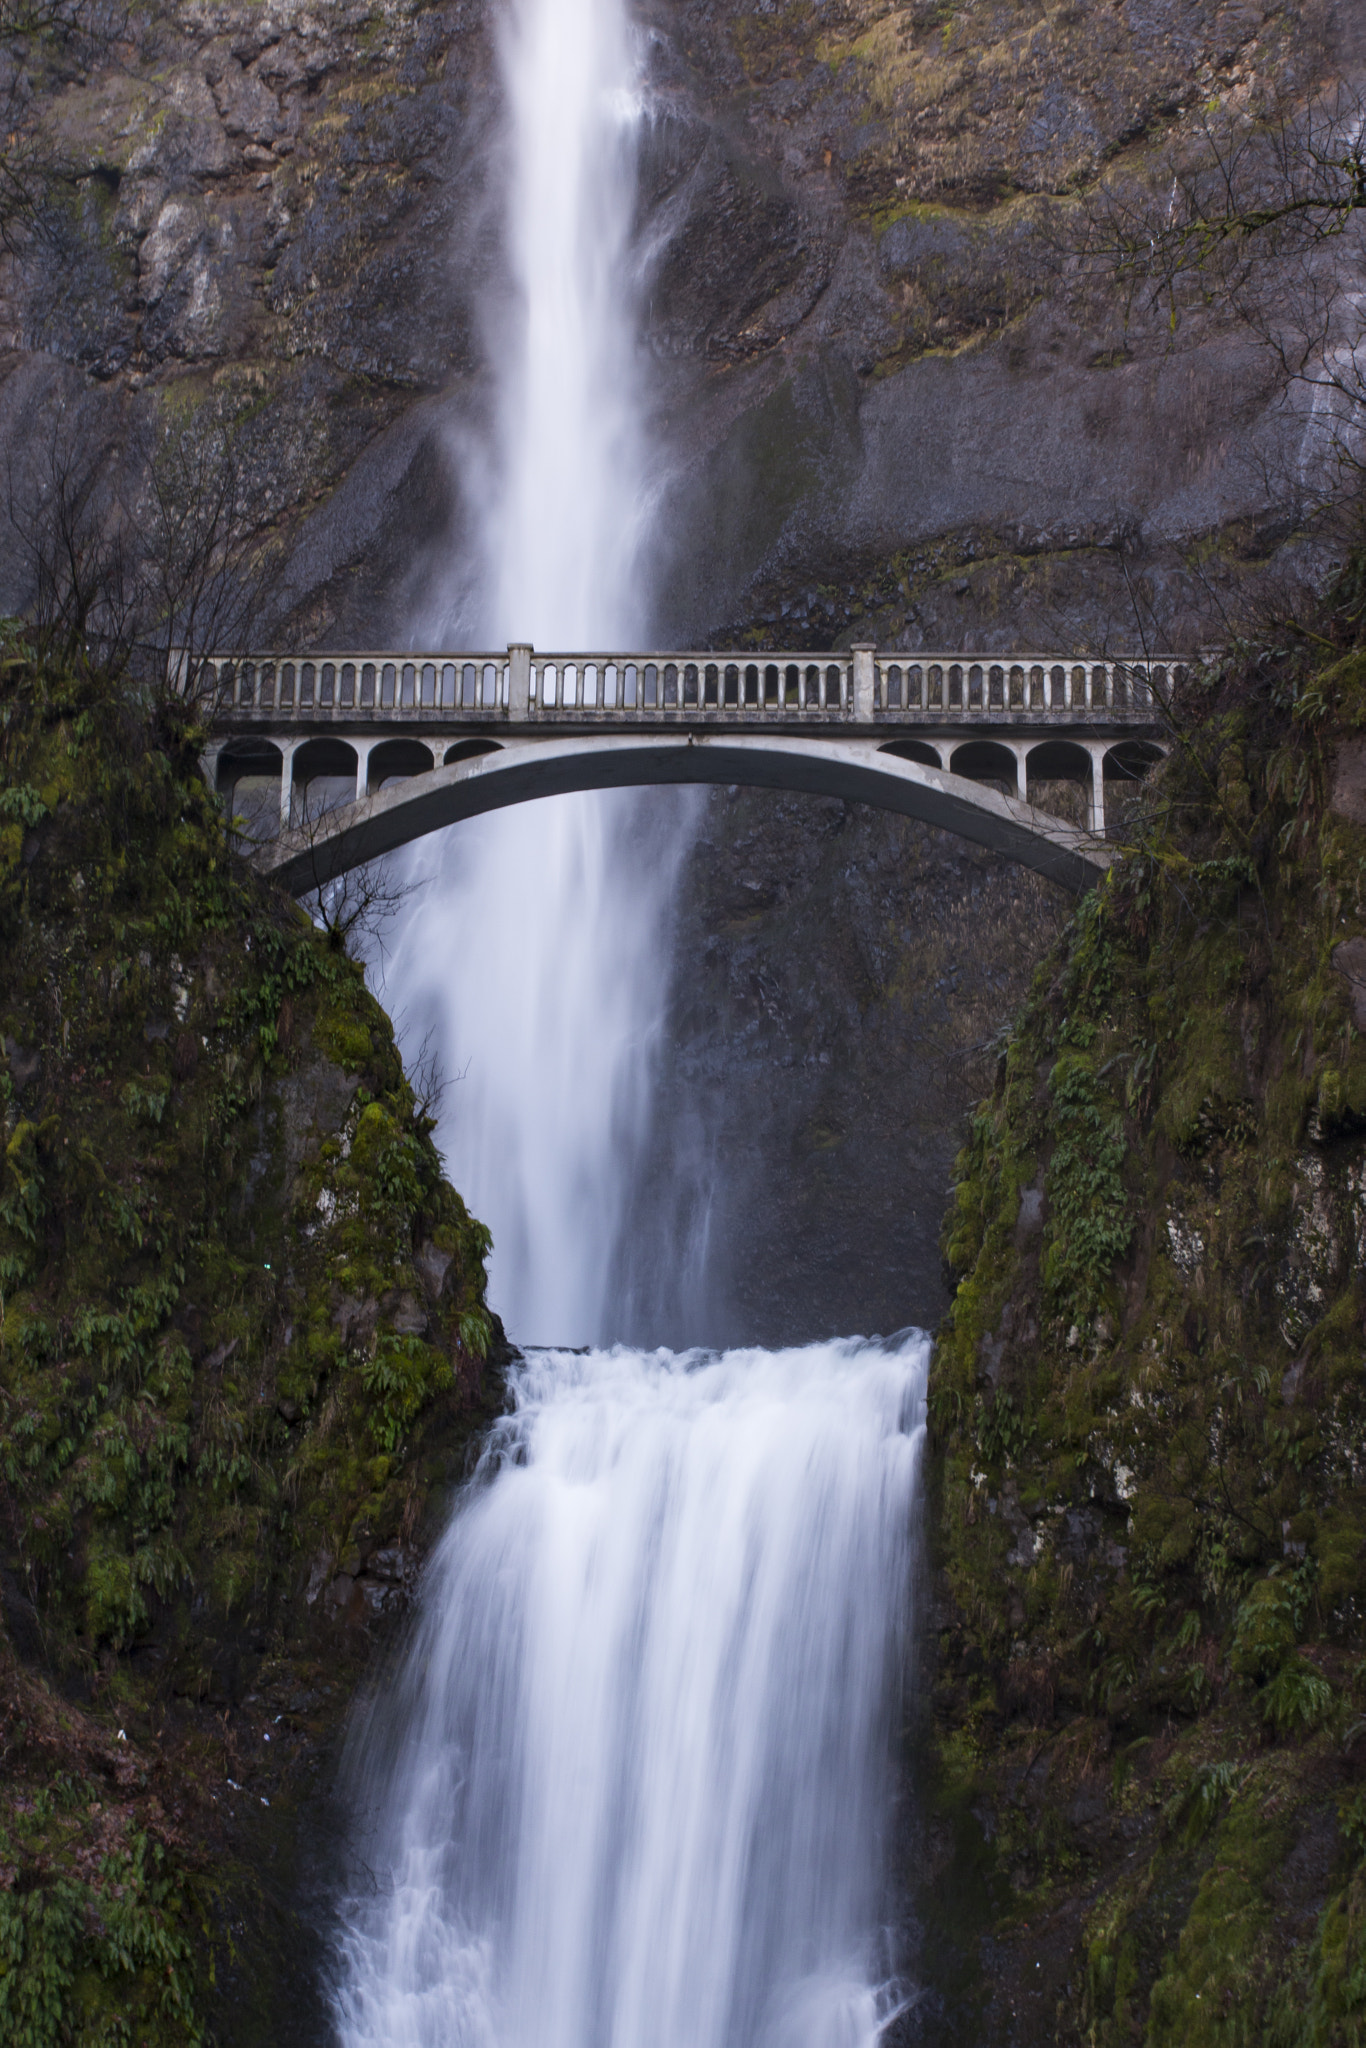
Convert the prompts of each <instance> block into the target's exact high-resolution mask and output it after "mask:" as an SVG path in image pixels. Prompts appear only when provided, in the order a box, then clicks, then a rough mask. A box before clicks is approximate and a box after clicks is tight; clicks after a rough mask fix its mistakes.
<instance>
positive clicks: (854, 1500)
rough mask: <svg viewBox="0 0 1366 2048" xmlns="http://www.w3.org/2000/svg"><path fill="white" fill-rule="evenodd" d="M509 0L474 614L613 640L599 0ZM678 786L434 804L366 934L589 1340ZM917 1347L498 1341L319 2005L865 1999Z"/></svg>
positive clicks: (745, 2031) (871, 1997)
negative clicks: (500, 1353)
mask: <svg viewBox="0 0 1366 2048" xmlns="http://www.w3.org/2000/svg"><path fill="white" fill-rule="evenodd" d="M512 4H513V10H514V11H513V12H512V14H511V15H510V17H509V19H508V23H507V28H506V33H505V36H504V38H503V41H502V45H501V49H502V59H503V70H504V79H505V84H506V89H507V100H508V107H509V139H508V151H507V161H508V164H509V167H510V170H509V175H510V179H511V198H510V203H509V212H508V221H507V240H508V251H509V258H510V263H511V268H512V272H513V276H514V281H515V283H516V286H517V296H516V311H515V317H513V318H512V319H511V320H510V322H509V325H508V327H507V329H506V332H505V333H504V334H502V336H501V337H500V340H499V343H498V348H497V352H496V354H495V358H494V360H495V361H496V363H497V366H498V390H499V399H500V410H499V422H500V426H499V433H498V435H497V446H496V456H497V461H496V466H495V470H494V472H493V473H494V474H495V475H496V479H497V481H496V485H495V487H494V488H493V489H492V491H491V492H486V493H485V494H484V496H483V504H484V509H485V510H486V512H487V537H488V558H487V561H486V564H485V575H484V585H485V589H486V593H487V602H486V606H485V611H484V614H483V618H482V621H481V635H480V637H483V638H485V639H486V640H487V641H489V642H497V641H498V640H502V639H507V638H513V637H516V638H532V639H534V640H535V641H537V642H538V643H539V644H541V645H542V646H557V647H559V648H560V649H563V650H566V651H570V650H574V648H575V643H578V646H579V648H583V647H584V646H585V645H587V646H589V647H591V646H596V647H598V648H605V647H608V646H611V645H613V644H614V643H615V644H616V645H617V646H626V645H629V644H631V643H632V642H633V641H634V642H635V643H636V644H637V645H638V644H640V640H641V638H642V637H643V625H644V619H643V614H642V611H641V608H640V584H639V569H640V563H639V560H638V552H639V550H638V537H639V533H640V525H641V507H642V504H643V501H644V488H643V479H644V475H645V459H644V452H643V447H642V438H641V435H640V432H639V427H638V421H639V417H640V405H639V392H638V387H637V383H636V375H635V347H634V327H633V315H632V306H631V296H630V291H629V289H628V269H629V247H628V242H629V234H628V229H629V221H630V214H631V205H632V171H633V166H632V154H633V116H632V113H631V109H632V106H633V104H634V100H635V80H634V78H633V76H632V65H631V59H630V41H629V36H628V32H627V28H626V22H625V15H624V0H512ZM468 481H469V482H470V486H471V495H474V494H475V485H476V484H477V482H478V479H475V478H473V477H471V478H470V479H468ZM692 808H693V807H692V806H691V804H690V803H689V802H688V801H687V800H686V799H681V798H680V797H678V796H677V795H666V794H665V793H664V792H660V791H651V792H649V794H648V796H644V797H641V798H633V797H631V796H629V795H625V794H622V795H617V796H614V797H597V798H588V797H583V798H562V799H558V800H555V801H553V802H548V803H538V804H532V805H526V806H522V807H519V808H518V809H516V810H513V811H508V812H504V813H502V814H500V815H496V816H494V817H492V818H489V819H487V820H484V821H482V822H481V823H479V824H478V825H462V826H460V827H458V828H457V829H456V830H454V831H452V832H450V833H448V834H446V835H445V836H444V841H443V842H442V843H441V844H440V845H439V847H437V849H436V851H435V852H434V853H433V852H430V851H429V852H428V854H427V856H426V858H427V861H428V862H429V879H428V885H427V887H426V888H425V889H424V890H423V891H421V892H420V894H419V895H418V897H417V899H416V908H415V910H414V912H413V914H412V915H411V916H410V918H409V920H408V923H407V926H406V929H405V930H404V932H403V933H402V934H401V936H400V939H399V942H398V945H397V948H396V957H395V958H394V960H393V962H392V965H391V968H390V978H391V981H392V982H393V983H395V984H396V986H397V994H398V996H399V998H400V1000H401V1002H402V1003H403V1004H404V1005H405V1006H406V1008H407V1009H408V1010H409V1012H410V1014H414V1013H415V1015H416V1016H417V1017H418V1018H421V1019H422V1020H423V1021H426V1022H428V1023H431V1024H433V1025H434V1026H435V1027H436V1030H437V1035H438V1039H439V1042H440V1044H441V1045H442V1048H443V1050H444V1051H445V1053H446V1056H447V1060H448V1062H449V1064H450V1065H451V1066H452V1067H454V1068H456V1069H457V1070H462V1071H463V1078H462V1079H460V1080H459V1081H458V1082H457V1083H456V1085H455V1086H454V1087H453V1089H452V1091H451V1096H450V1101H449V1106H448V1112H447V1115H446V1117H445V1118H444V1119H443V1126H442V1132H441V1135H442V1139H443V1143H444V1147H445V1150H446V1154H447V1158H448V1160H449V1162H450V1166H451V1170H452V1173H453V1177H454V1178H455V1180H456V1181H457V1183H458V1184H459V1186H460V1187H461V1189H462V1190H463V1192H464V1193H465V1194H466V1195H467V1197H468V1198H469V1199H470V1201H471V1204H472V1206H473V1208H474V1209H475V1211H476V1213H478V1214H480V1215H481V1216H483V1217H484V1218H485V1220H486V1221H488V1222H489V1223H490V1225H491V1227H492V1229H493V1232H494V1237H495V1241H496V1252H495V1259H494V1266H493V1281H494V1296H495V1301H496V1303H497V1305H498V1306H499V1307H500V1308H501V1309H502V1310H503V1312H504V1313H505V1315H506V1316H507V1319H508V1322H509V1325H510V1328H511V1331H512V1334H513V1335H514V1337H516V1338H517V1339H519V1340H520V1341H521V1342H523V1343H527V1342H530V1341H534V1340H536V1339H550V1340H553V1341H555V1342H558V1343H561V1344H563V1343H566V1342H574V1341H580V1342H581V1341H584V1340H598V1339H599V1338H600V1337H601V1336H602V1335H604V1334H606V1333H608V1332H609V1331H610V1329H611V1325H612V1321H613V1319H614V1316H615V1315H617V1314H620V1313H621V1312H622V1304H621V1303H620V1302H614V1300H613V1296H612V1287H613V1274H614V1271H620V1270H621V1269H622V1261H621V1259H620V1256H619V1254H620V1247H621V1244H622V1242H623V1241H624V1240H623V1232H624V1231H625V1230H626V1229H628V1228H629V1223H630V1219H629V1218H628V1217H627V1216H626V1215H625V1213H624V1205H625V1203H626V1201H627V1199H628V1191H629V1188H630V1184H631V1178H632V1169H633V1166H634V1163H635V1153H636V1151H637V1150H638V1148H639V1146H640V1143H641V1140H642V1134H643V1133H644V1131H645V1130H646V1128H647V1126H648V1114H647V1112H648V1097H649V1085H650V1077H651V1059H652V1047H653V1043H654V1040H655V1038H656V1036H657V1034H658V1031H659V1028H660V1025H661V1022H662V1018H663V1010H664V1003H665V998H666V994H667V973H666V968H667V960H668V944H669V929H668V927H669V914H668V913H669V903H670V899H671V891H672V883H673V876H674V870H675V867H676V865H677V862H678V860H679V858H680V856H681V854H682V853H683V852H684V851H685V849H686V846H687V843H688V838H689V829H690V827H689V819H690V814H691V812H692ZM679 1234H680V1233H678V1232H672V1233H669V1235H670V1237H671V1239H672V1238H676V1237H677V1236H678V1235H679ZM637 1249H638V1247H637ZM680 1251H681V1247H679V1246H678V1245H677V1244H676V1243H673V1242H672V1241H671V1242H670V1243H669V1244H661V1245H660V1246H659V1248H658V1255H659V1256H660V1257H672V1258H678V1257H679V1256H680ZM646 1264H647V1265H648V1260H647V1261H646ZM640 1271H641V1261H640V1260H639V1259H636V1260H635V1261H634V1263H633V1275H634V1279H633V1284H634V1285H636V1286H637V1287H638V1286H639V1279H640ZM635 1308H636V1314H637V1316H639V1314H640V1311H641V1302H640V1300H639V1299H638V1300H637V1302H636V1304H635ZM927 1356H928V1345H927V1343H926V1341H925V1340H924V1339H923V1338H921V1337H919V1336H915V1335H907V1336H903V1337H902V1338H900V1339H897V1340H893V1341H890V1342H888V1343H885V1344H883V1343H877V1342H865V1341H862V1340H858V1339H848V1340H845V1341H843V1342H840V1343H828V1344H820V1345H813V1346H809V1347H806V1348H804V1349H802V1350H796V1351H789V1352H783V1353H765V1352H736V1353H731V1354H728V1355H726V1356H724V1357H715V1356H705V1357H704V1356H701V1355H697V1354H692V1355H686V1356H679V1357H675V1356H673V1355H671V1354H669V1353H667V1352H662V1351H661V1352H639V1351H632V1350H627V1349H621V1348H619V1349H616V1350H613V1351H604V1350H598V1351H593V1352H589V1353H586V1354H584V1353H574V1352H570V1351H565V1350H558V1351H545V1352H541V1353H536V1354H532V1355H531V1357H530V1358H529V1360H528V1361H527V1362H526V1363H524V1364H522V1365H519V1366H518V1367H517V1368H516V1369H515V1370H514V1373H513V1375H512V1395H513V1402H514V1409H513V1413H512V1414H511V1415H510V1416H509V1417H508V1418H507V1419H506V1420H505V1421H504V1422H503V1423H502V1424H500V1425H499V1427H498V1428H497V1430H495V1432H494V1434H493V1437H492V1439H491V1442H490V1445H489V1447H488V1448H487V1450H486V1452H485V1455H484V1459H483V1462H482V1465H481V1468H480V1473H479V1475H478V1478H477V1480H476V1482H475V1483H474V1485H473V1486H472V1487H471V1489H470V1490H469V1492H468V1493H467V1494H466V1495H465V1497H464V1499H463V1502H462V1505H461V1508H460V1510H459V1511H458V1513H457V1515H456V1517H455V1519H454V1521H453V1523H452V1525H451V1527H450V1529H449V1530H448V1532H447V1534H446V1536H445V1538H444V1540H443V1542H442V1544H441V1546H440V1548H439V1550H438V1552H437V1553H436V1556H435V1557H434V1559H433V1561H432V1563H431V1566H430V1568H429V1570H428V1572H427V1574H426V1577H425V1579H424V1581H423V1585H422V1593H421V1601H420V1607H419V1611H418V1617H417V1621H416V1627H415V1634H414V1638H413V1640H412V1641H411V1643H410V1644H409V1646H408V1648H407V1650H406V1653H405V1655H404V1658H403V1661H402V1664H401V1667H400V1670H399V1672H398V1674H397V1677H396V1680H395V1682H394V1684H393V1685H392V1686H391V1687H389V1688H386V1690H385V1691H384V1692H383V1694H382V1695H381V1696H380V1697H379V1698H378V1699H377V1700H376V1702H375V1703H374V1704H373V1706H372V1707H371V1709H370V1711H369V1712H368V1714H366V1715H363V1716H362V1717H360V1719H359V1720H358V1721H357V1723H356V1725H355V1727H354V1729H353V1732H352V1738H351V1744H350V1749H349V1753H348V1772H349V1782H350V1791H351V1794H352V1798H353V1801H354V1806H355V1810H356V1813H357V1816H358V1831H359V1841H358V1850H359V1874H358V1878H357V1881H356V1883H355V1884H354V1885H353V1886H352V1887H351V1890H350V1896H349V1899H348V1901H347V1903H346V1904H345V1905H344V1907H343V1909H342V1912H341V1921H340V1928H339V1935H338V1946H337V1952H336V1971H335V1977H334V1983H333V2010H334V2015H335V2019H336V2023H337V2028H338V2033H339V2037H340V2039H341V2041H342V2042H343V2043H344V2044H345V2048H872V2044H873V2043H874V2042H875V2041H876V2039H877V2038H878V2035H879V2031H880V2029H881V2028H882V2027H883V2025H884V2024H885V2022H886V2020H887V2017H888V2015H889V2013H890V2012H891V2011H892V2010H893V2009H894V2007H895V2004H896V1997H895V1993H894V1990H893V1988H892V1986H891V1984H890V1982H889V1969H888V1965H887V1962H886V1960H885V1957H884V1956H883V1955H882V1954H881V1953H880V1945H879V1938H878V1934H877V1918H878V1908H879V1901H880V1896H881V1893H880V1885H881V1879H882V1875H883V1872H882V1853H881V1847H882V1845H881V1834H882V1830H883V1825H884V1823H885V1818H886V1816H887V1814H888V1812H889V1810H890V1804H891V1801H890V1790H891V1787H890V1754H889V1751H890V1737H891V1731H892V1728H893V1726H894V1710H895V1703H896V1695H897V1686H898V1681H899V1677H900V1672H901V1666H902V1662H903V1649H904V1640H903V1638H904V1625H905V1622H906V1617H907V1600H906V1595H907V1578H908V1563H909V1546H910V1541H911V1529H912V1518H913V1509H914V1497H915V1489H916V1476H917V1470H918V1464H919V1458H920V1448H921V1441H922V1437H923V1406H924V1385H925V1373H926V1361H927Z"/></svg>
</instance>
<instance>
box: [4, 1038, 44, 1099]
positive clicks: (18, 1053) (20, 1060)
mask: <svg viewBox="0 0 1366 2048" xmlns="http://www.w3.org/2000/svg"><path fill="white" fill-rule="evenodd" d="M5 1058H6V1059H7V1060H8V1061H9V1070H10V1072H11V1074H12V1075H13V1076H14V1080H15V1085H16V1087H19V1088H27V1087H28V1086H29V1085H30V1083H31V1082H34V1081H36V1080H37V1079H38V1076H39V1075H40V1074H41V1073H42V1071H43V1056H42V1054H41V1052H39V1051H38V1050H37V1048H36V1047H34V1046H27V1045H20V1044H19V1042H18V1040H17V1039H14V1038H7V1039H6V1040H5Z"/></svg>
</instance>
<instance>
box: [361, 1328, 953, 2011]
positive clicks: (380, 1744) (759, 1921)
mask: <svg viewBox="0 0 1366 2048" xmlns="http://www.w3.org/2000/svg"><path fill="white" fill-rule="evenodd" d="M928 1351H929V1345H928V1341H927V1340H926V1339H925V1338H923V1337H921V1336H920V1335H918V1334H917V1333H904V1334H903V1335H902V1336H901V1337H899V1338H896V1339H892V1340H890V1341H888V1342H886V1343H880V1342H866V1341H864V1340H861V1339H855V1338H848V1339H844V1340H841V1341H838V1342H834V1343H826V1344H814V1345H809V1346H806V1347H803V1348H801V1349H798V1350H793V1351H787V1352H763V1351H747V1352H743V1351H742V1352H732V1353H729V1354H726V1355H723V1356H720V1357H718V1356H715V1355H704V1354H693V1355H691V1356H687V1355H685V1356H675V1355H674V1354H671V1353H668V1352H656V1353H644V1352H637V1351H628V1350H625V1349H620V1348H619V1349H616V1350H613V1351H610V1352H601V1351H599V1352H592V1353H589V1354H587V1355H582V1354H580V1355H574V1354H566V1353H563V1352H546V1353H539V1354H533V1355H532V1356H531V1357H530V1358H529V1359H528V1361H527V1362H526V1363H525V1364H524V1365H522V1366H521V1367H519V1368H518V1369H517V1371H516V1373H515V1375H514V1378H513V1394H514V1400H515V1407H514V1411H513V1413H512V1414H511V1415H510V1416H509V1417H508V1418H507V1419H506V1420H505V1421H504V1422H503V1423H502V1424H501V1425H500V1427H499V1428H498V1429H497V1430H496V1431H495V1433H494V1436H493V1438H492V1440H491V1442H490V1444H489V1446H488V1448H487V1450H486V1451H485V1454H484V1459H483V1465H482V1468H481V1473H480V1481H481V1482H482V1483H478V1482H477V1483H476V1484H475V1486H474V1487H473V1488H472V1489H471V1490H470V1492H469V1493H468V1494H467V1496H466V1499H465V1503H464V1506H463V1508H462V1511H461V1512H460V1513H459V1514H458V1515H457V1517H456V1519H455V1521H454V1522H453V1524H452V1526H451V1528H450V1530H449V1531H448V1532H447V1535H446V1537H445V1538H444V1540H443V1542H442V1544H441V1547H440V1549H439V1550H438V1552H437V1554H436V1556H435V1557H434V1559H433V1561H432V1563H431V1565H430V1567H429V1570H428V1574H427V1578H426V1582H425V1586H424V1597H423V1602H422V1610H421V1618H420V1623H419V1626H418V1629H417V1632H416V1636H415V1639H414V1641H413V1642H412V1644H411V1646H410V1649H409V1653H408V1655H407V1657H406V1659H405V1661H404V1665H403V1670H402V1676H401V1679H400V1681H399V1684H398V1686H397V1688H396V1692H389V1693H386V1695H385V1697H384V1700H383V1707H382V1711H380V1710H376V1711H375V1712H373V1713H372V1714H371V1716H370V1717H369V1719H368V1720H363V1721H361V1722H360V1723H359V1724H358V1726H357V1728H356V1729H355V1731H354V1733H353V1738H352V1745H351V1753H350V1767H351V1771H352V1774H353V1775H352V1786H353V1796H354V1798H355V1801H356V1805H357V1809H358V1810H359V1812H360V1813H361V1814H362V1815H363V1816H364V1824H365V1826H364V1833H363V1834H362V1837H361V1841H360V1845H359V1850H360V1857H361V1859H362V1867H363V1869H364V1871H365V1873H366V1874H367V1879H368V1881H367V1883H366V1884H364V1885H363V1886H358V1887H357V1888H356V1890H355V1892H354V1894H353V1899H352V1903H351V1905H350V1907H349V1908H348V1911H347V1914H346V1920H345V1925H344V1928H343V1932H342V1941H341V1968H340V1977H339V1987H338V1990H337V1994H336V2007H335V2010H336V2014H337V2019H338V2025H339V2029H340V2035H341V2039H342V2041H343V2042H344V2043H345V2044H346V2048H872V2044H873V2043H874V2042H875V2041H876V2040H877V2038H878V2036H879V2033H880V2031H881V2029H882V2028H883V2027H884V2026H885V2025H886V2022H887V2020H888V2018H889V2017H890V2015H891V2013H892V2012H893V2011H894V2010H895V2009H896V2007H897V2004H898V2002H899V2001H898V1994H897V1991H896V1987H895V1984H894V1981H893V1980H892V1977H891V1972H890V1968H889V1963H888V1959H887V1957H886V1954H885V1952H884V1945H883V1943H882V1942H881V1940H880V1938H879V1935H878V1929H877V1915H878V1907H879V1903H880V1892H881V1878H882V1855H881V1850H882V1833H883V1830H884V1828H885V1825H886V1822H887V1819H888V1816H889V1814H890V1812H891V1810H892V1800H891V1782H890V1781H891V1771H890V1756H889V1731H890V1728H891V1727H892V1726H893V1725H894V1722H893V1710H894V1707H895V1702H896V1695H897V1690H898V1683H899V1679H900V1674H901V1666H902V1661H903V1651H904V1640H903V1622H904V1617H905V1587H906V1580H907V1573H908V1564H909V1556H908V1552H909V1546H910V1539H911V1529H912V1511H913V1507H914V1501H915V1493H916V1486H917V1478H918V1472H919V1464H920V1455H921V1446H922V1442H923V1436H924V1396H925V1378H926V1366H927V1360H928Z"/></svg>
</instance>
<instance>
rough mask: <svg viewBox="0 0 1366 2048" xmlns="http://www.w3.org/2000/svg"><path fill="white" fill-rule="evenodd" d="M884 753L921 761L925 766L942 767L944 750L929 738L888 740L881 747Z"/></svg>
mask: <svg viewBox="0 0 1366 2048" xmlns="http://www.w3.org/2000/svg"><path fill="white" fill-rule="evenodd" d="M879 752H881V753H884V754H895V755H896V757H897V759H898V760H900V761H919V762H920V763H921V765H922V767H925V768H942V767H943V765H944V762H943V756H942V751H941V749H940V748H939V747H936V746H934V745H932V744H931V742H930V741H929V740H886V741H884V743H883V745H882V746H881V748H880V749H879Z"/></svg>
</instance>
